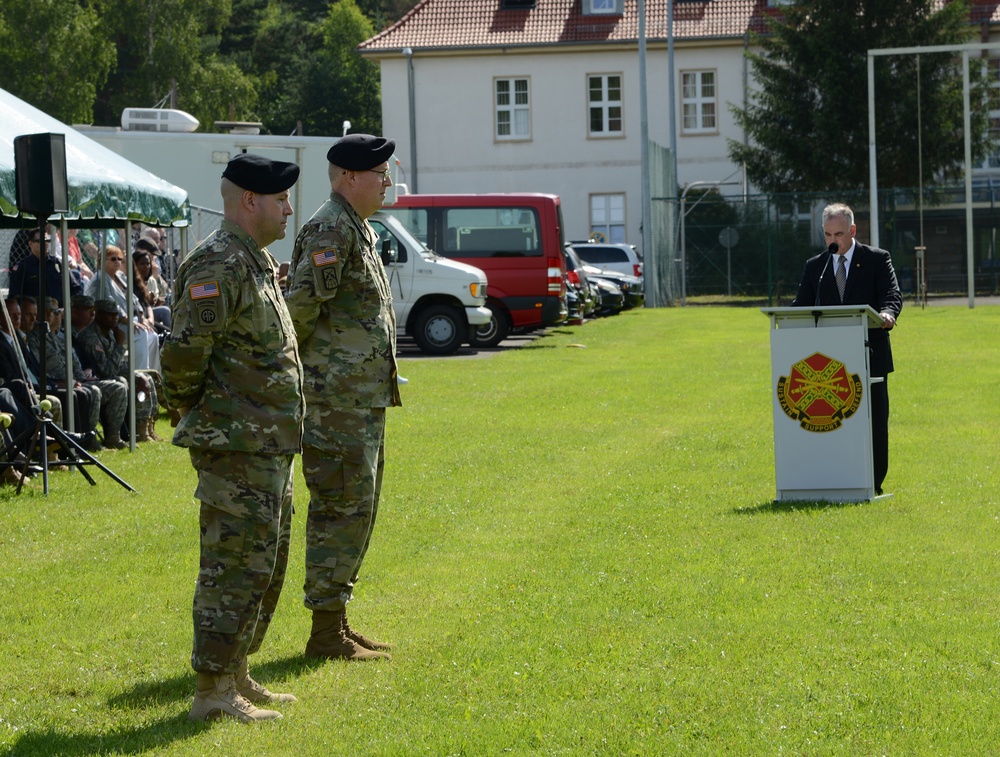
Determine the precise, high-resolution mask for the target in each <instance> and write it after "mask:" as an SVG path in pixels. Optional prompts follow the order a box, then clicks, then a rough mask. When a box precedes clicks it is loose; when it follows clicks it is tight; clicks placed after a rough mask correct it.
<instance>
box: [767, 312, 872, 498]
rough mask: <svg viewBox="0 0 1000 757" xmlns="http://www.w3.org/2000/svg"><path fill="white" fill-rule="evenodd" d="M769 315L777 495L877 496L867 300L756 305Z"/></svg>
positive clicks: (779, 496) (796, 496)
mask: <svg viewBox="0 0 1000 757" xmlns="http://www.w3.org/2000/svg"><path fill="white" fill-rule="evenodd" d="M761 312H762V313H764V314H765V315H767V316H769V317H770V319H771V399H772V403H773V410H774V474H775V482H776V488H777V495H776V500H777V501H779V502H780V501H795V500H802V501H812V502H816V501H826V502H864V501H867V500H871V499H874V497H875V478H874V474H873V472H872V423H871V408H870V405H869V391H868V390H869V387H870V386H871V384H872V383H873V382H875V381H882V379H881V378H875V379H872V378H871V376H870V366H869V364H868V329H869V328H879V327H881V325H882V318H881V316H880V315H879V314H878V313H877V312H875V310H873V309H872V308H871V307H869V306H867V305H829V306H820V307H815V308H810V307H782V308H761Z"/></svg>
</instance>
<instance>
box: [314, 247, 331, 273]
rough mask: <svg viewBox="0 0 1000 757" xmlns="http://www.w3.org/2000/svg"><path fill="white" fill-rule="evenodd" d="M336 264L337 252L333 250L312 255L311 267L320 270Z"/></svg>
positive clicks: (318, 251)
mask: <svg viewBox="0 0 1000 757" xmlns="http://www.w3.org/2000/svg"><path fill="white" fill-rule="evenodd" d="M336 262H337V251H336V250H335V249H334V248H332V247H331V248H330V249H328V250H317V251H316V252H314V253H313V265H314V266H316V267H317V268H321V267H322V266H325V265H332V264H333V263H336Z"/></svg>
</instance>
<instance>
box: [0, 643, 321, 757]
mask: <svg viewBox="0 0 1000 757" xmlns="http://www.w3.org/2000/svg"><path fill="white" fill-rule="evenodd" d="M323 664H324V662H323V660H312V659H307V658H305V657H302V656H296V657H287V658H285V659H282V660H273V661H271V662H268V663H264V664H262V665H257V666H254V667H252V668H251V672H252V674H253V676H254V678H255V679H257V680H258V681H261V682H263V683H264V684H265V685H267V684H268V682H270V681H274V680H284V679H286V678H296V677H298V676H300V675H302V674H303V673H307V672H309V671H312V670H315V669H316V668H318V667H321V666H322V665H323ZM194 688H195V675H194V673H193V672H192V673H190V674H186V675H180V676H174V677H173V678H168V679H165V680H161V681H140V682H138V683H136V684H135V685H133V686H132V687H131V688H130V689H128V690H127V691H124V692H122V693H121V694H118V695H116V696H113V697H111V698H110V699H109V700H108V707H109V709H111V710H127V711H129V712H130V713H131V714H130V715H129V718H130V719H134V718H135V717H137V716H138V717H142V715H141V711H142V710H143V709H145V708H148V707H154V706H155V707H162V706H164V705H170V704H172V703H174V702H182V703H183V704H184V705H185V706H184V711H183V712H181V713H179V714H177V715H174V716H172V717H169V718H161V719H159V720H155V721H152V722H150V723H147V724H145V725H138V726H134V727H129V728H120V729H115V730H109V731H102V732H100V733H86V732H80V731H70V730H68V729H66V728H65V727H59V728H52V729H49V730H42V731H34V732H32V733H27V734H25V735H24V736H22V737H21V738H20V739H18V741H17V742H16V743H15V744H13V745H12V746H10V747H8V749H7V751H3V752H0V755H3V757H8V756H9V757H14V756H15V755H16V756H17V757H28V756H29V755H39V756H41V755H45V757H49V756H50V755H56V754H58V755H61V756H62V755H65V756H66V757H84V755H103V754H142V753H144V752H147V751H149V750H151V749H162V748H164V747H166V746H169V745H170V744H172V743H173V742H176V741H183V740H184V739H189V738H191V737H193V736H197V735H199V734H201V733H204V732H205V731H206V730H207V729H209V728H211V727H212V723H198V722H192V721H190V720H188V717H187V712H188V708H187V704H188V703H189V702H190V699H191V697H192V696H193V694H194Z"/></svg>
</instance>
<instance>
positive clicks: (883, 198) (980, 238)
mask: <svg viewBox="0 0 1000 757" xmlns="http://www.w3.org/2000/svg"><path fill="white" fill-rule="evenodd" d="M964 192H965V190H964V187H946V188H936V189H933V190H932V189H926V190H925V191H924V201H923V208H921V207H920V205H919V203H918V202H917V199H918V198H917V191H916V190H906V189H897V190H887V191H885V192H882V193H880V195H879V204H880V207H879V246H880V247H882V248H884V249H887V250H889V252H890V253H891V254H892V258H893V264H894V266H895V268H896V275H897V277H898V278H899V285H900V289H901V290H902V292H903V294H904V296H909V295H913V296H916V295H917V294H918V287H919V282H918V280H917V278H918V277H917V248H918V247H921V246H923V247H925V248H926V253H925V258H924V278H925V281H926V293H927V294H930V295H944V294H965V293H967V291H968V284H969V277H968V263H967V257H968V256H967V245H966V225H965V194H964ZM832 202H844V203H847V204H848V205H850V206H851V208H852V209H853V210H854V214H855V223H856V224H857V226H858V232H857V237H858V239H859V240H860V241H862V242H868V241H869V240H870V239H871V225H870V217H871V214H870V210H869V203H870V199H869V195H868V193H867V191H865V192H856V193H844V192H840V193H836V194H834V193H832V192H831V193H809V194H806V193H801V194H787V195H750V196H746V197H743V196H739V197H733V196H723V195H721V194H719V192H718V191H717V190H711V189H709V190H702V191H690V192H688V193H687V194H686V195H684V196H680V197H660V198H654V203H662V204H664V205H674V206H675V207H677V208H678V231H677V242H676V245H675V256H674V262H675V264H676V265H677V271H678V274H677V278H678V282H679V287H678V299H679V301H680V302H683V301H685V300H686V298H687V297H721V298H741V297H746V298H755V299H761V298H766V299H767V301H768V303H769V304H774V305H778V304H787V303H788V302H789V301H790V300H791V299H792V298H793V297H794V296H795V292H796V289H797V288H798V284H799V280H800V278H801V276H802V267H803V265H804V264H805V261H806V260H807V259H808V258H809V257H811V256H813V255H815V254H816V253H818V252H820V251H822V250H823V248H824V247H825V246H826V245H825V243H824V241H823V222H822V214H823V208H824V207H825V206H826V205H828V204H830V203H832ZM998 204H1000V186H997V187H996V188H995V189H994V188H993V187H992V186H991V185H989V184H984V185H977V186H976V187H975V190H974V195H973V206H974V207H973V232H972V233H973V248H974V273H973V276H974V285H975V292H976V294H978V295H992V294H997V293H998V291H1000V265H998V249H997V246H998V242H1000V240H998V233H997V232H998V227H1000V207H998Z"/></svg>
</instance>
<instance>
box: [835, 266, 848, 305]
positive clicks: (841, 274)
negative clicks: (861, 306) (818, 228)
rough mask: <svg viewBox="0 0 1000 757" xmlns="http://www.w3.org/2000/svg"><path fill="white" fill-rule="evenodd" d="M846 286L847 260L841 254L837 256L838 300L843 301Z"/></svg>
mask: <svg viewBox="0 0 1000 757" xmlns="http://www.w3.org/2000/svg"><path fill="white" fill-rule="evenodd" d="M846 288H847V260H846V258H845V257H844V256H843V255H841V256H840V257H839V258H837V289H839V290H840V301H841V302H843V301H844V290H845V289H846Z"/></svg>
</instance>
